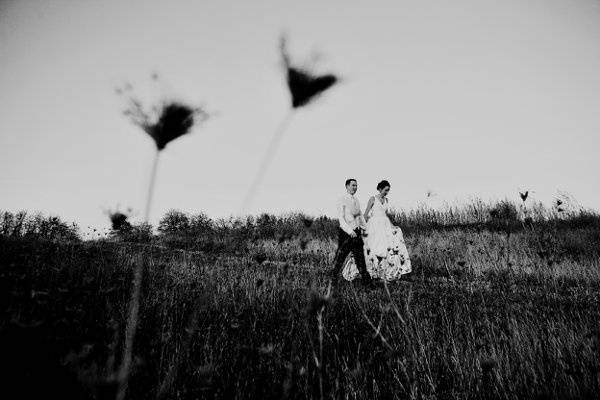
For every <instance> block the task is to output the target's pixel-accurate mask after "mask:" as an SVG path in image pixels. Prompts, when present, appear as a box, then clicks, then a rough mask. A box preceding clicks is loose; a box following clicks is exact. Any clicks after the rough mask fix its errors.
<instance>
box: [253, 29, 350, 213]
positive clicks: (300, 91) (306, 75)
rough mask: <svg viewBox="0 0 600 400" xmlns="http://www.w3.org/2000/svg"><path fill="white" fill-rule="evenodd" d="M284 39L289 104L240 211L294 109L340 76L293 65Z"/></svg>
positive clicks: (309, 100) (281, 49) (268, 162)
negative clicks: (320, 73)
mask: <svg viewBox="0 0 600 400" xmlns="http://www.w3.org/2000/svg"><path fill="white" fill-rule="evenodd" d="M286 42H287V41H286V38H285V36H282V37H281V41H280V52H281V57H282V60H283V66H284V68H285V72H286V78H287V85H288V89H289V91H290V95H291V108H290V109H289V111H288V112H287V114H286V115H285V116H284V118H283V120H282V121H281V123H280V124H279V126H278V127H277V129H276V130H275V134H274V135H273V137H272V138H271V141H270V142H269V145H268V146H267V151H266V152H265V155H264V156H263V158H262V160H261V162H260V164H259V168H258V172H257V173H256V176H255V177H254V179H253V180H252V183H251V185H250V188H249V190H248V193H247V194H246V197H245V198H244V202H243V205H242V213H244V212H245V211H246V210H247V208H248V207H249V206H250V205H251V204H252V201H253V200H254V196H255V195H256V192H257V190H258V188H259V186H260V184H261V183H262V180H263V178H264V176H265V173H266V172H267V169H268V168H269V164H270V163H271V161H272V159H273V157H274V156H275V153H276V152H277V148H278V146H279V142H280V141H281V138H282V137H283V134H284V132H285V130H286V129H287V127H288V126H289V124H290V122H291V119H292V117H293V115H294V112H295V111H296V110H297V109H298V108H300V107H304V106H305V105H307V104H309V103H310V102H312V101H313V100H315V99H316V98H317V97H319V96H320V95H321V94H323V93H324V92H325V91H326V90H327V89H329V88H331V87H332V86H333V85H334V84H336V83H337V82H338V80H339V79H338V77H337V76H335V75H333V74H325V75H316V74H314V73H312V72H311V71H309V70H307V69H306V68H301V67H298V66H294V65H292V62H291V59H290V56H289V54H288V52H287V49H286Z"/></svg>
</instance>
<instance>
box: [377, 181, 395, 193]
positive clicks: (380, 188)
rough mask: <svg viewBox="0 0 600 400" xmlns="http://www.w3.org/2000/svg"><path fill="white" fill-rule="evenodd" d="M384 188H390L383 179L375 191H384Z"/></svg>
mask: <svg viewBox="0 0 600 400" xmlns="http://www.w3.org/2000/svg"><path fill="white" fill-rule="evenodd" d="M386 187H392V185H390V183H389V182H388V181H386V180H385V179H384V180H382V181H381V182H379V183H378V184H377V190H382V189H385V188H386Z"/></svg>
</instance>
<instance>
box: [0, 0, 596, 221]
mask: <svg viewBox="0 0 600 400" xmlns="http://www.w3.org/2000/svg"><path fill="white" fill-rule="evenodd" d="M282 31H286V32H287V33H288V36H289V48H290V52H291V53H292V55H293V57H294V59H295V60H296V61H298V62H310V61H311V60H313V61H314V60H316V68H317V70H318V71H333V72H335V73H338V74H339V75H340V76H341V77H342V78H343V81H342V83H341V84H340V85H338V86H336V87H334V88H332V89H331V90H330V91H329V92H328V93H326V94H325V96H323V97H322V98H320V99H319V100H318V101H317V102H315V103H314V104H312V105H311V106H310V107H307V108H305V109H302V110H300V111H299V112H298V113H297V114H296V115H295V117H294V119H293V120H292V122H291V125H290V127H289V129H288V130H287V132H286V134H285V136H284V137H283V140H282V141H281V144H280V147H279V150H278V153H277V155H276V157H275V158H274V159H273V162H272V164H271V165H272V168H271V169H270V170H269V172H268V173H267V175H266V176H265V179H264V182H263V185H262V186H261V187H260V190H259V193H258V195H257V196H256V198H255V201H254V203H253V206H252V207H251V208H250V209H249V211H250V212H252V213H257V212H261V211H268V212H276V213H279V212H283V211H293V210H302V211H305V212H308V213H310V214H327V215H332V214H333V213H334V209H335V202H336V198H337V197H338V196H339V195H340V194H342V193H343V192H344V185H343V183H344V180H345V179H346V178H347V177H355V178H357V179H358V183H359V192H358V194H359V198H360V200H361V202H362V204H363V206H364V205H365V204H366V201H367V199H368V196H370V195H371V194H373V193H374V192H375V186H376V184H377V182H378V181H379V180H380V179H384V178H385V179H388V180H389V181H390V182H391V184H392V190H391V192H390V201H391V203H392V205H394V206H395V207H397V208H411V207H414V206H416V205H417V204H418V203H419V202H425V201H428V202H430V203H432V204H433V205H434V206H437V205H440V204H442V203H443V202H446V201H447V202H463V201H466V200H468V199H469V198H471V197H474V196H477V197H481V198H483V199H500V198H504V197H509V198H516V197H517V196H518V190H524V189H529V190H533V191H534V192H535V193H534V194H533V196H534V198H536V199H538V200H541V201H545V202H550V201H552V199H553V197H554V196H556V194H557V191H558V190H560V191H564V192H568V193H570V194H571V195H572V196H573V197H574V198H575V199H577V200H578V201H579V202H580V203H581V204H582V205H583V206H586V207H593V208H596V209H600V178H599V175H598V171H599V170H600V160H599V158H598V157H597V153H598V149H600V2H598V1H595V0H593V1H592V0H578V1H573V0H540V1H533V0H504V1H501V2H499V1H487V0H455V1H447V0H437V1H434V0H414V1H412V0H411V1H408V0H406V1H400V0H395V1H389V2H384V1H374V0H369V1H349V0H343V1H325V0H320V1H314V2H313V1H290V2H286V1H281V0H276V1H236V2H232V1H224V0H218V1H188V2H182V1H172V2H171V1H156V2H151V1H143V2H142V1H139V2H138V1H108V0H102V1H100V0H98V1H93V0H78V1H75V0H71V1H59V0H51V1H34V0H22V1H6V0H4V1H0V190H1V193H2V195H1V199H0V209H4V210H11V211H16V210H19V209H27V210H32V211H33V210H39V211H43V212H46V213H54V214H58V215H60V216H61V217H63V218H64V219H67V220H72V221H77V222H79V223H80V225H81V226H83V227H85V226H87V225H96V226H105V225H106V223H107V218H106V216H105V215H104V213H103V212H104V210H107V209H115V208H116V207H120V209H121V210H125V209H127V208H128V207H131V208H133V209H134V215H135V217H136V218H137V219H141V218H142V215H143V208H144V201H145V196H146V191H147V185H148V179H149V175H150V168H151V163H152V157H153V154H154V144H153V143H152V141H151V140H150V138H149V137H147V135H146V134H145V133H143V132H142V131H141V130H140V129H138V128H137V127H135V126H134V125H132V124H131V123H130V122H129V121H128V120H127V119H126V118H125V117H124V116H123V115H122V111H123V109H124V106H125V104H124V100H123V99H122V98H120V97H119V96H117V95H116V93H115V88H116V87H117V86H119V85H122V84H123V83H124V82H130V83H131V84H132V85H133V86H134V88H135V89H136V91H137V92H138V93H139V94H140V96H142V98H143V99H144V100H145V101H147V102H148V103H153V102H155V101H156V100H158V99H160V98H161V97H164V96H169V97H170V98H174V99H180V100H184V101H187V102H189V103H191V104H203V105H206V107H207V108H208V109H209V110H212V111H214V112H217V114H216V115H215V116H214V118H212V119H211V120H210V121H208V122H207V123H206V124H204V125H203V126H201V127H198V128H196V129H194V130H193V132H192V133H191V134H190V135H188V136H186V137H183V138H181V139H179V140H177V141H175V142H172V143H171V144H169V145H168V147H167V149H166V150H165V151H164V152H163V154H162V155H161V160H160V165H159V170H158V181H157V186H156V193H155V202H154V206H153V209H152V220H153V221H156V220H157V219H158V218H159V217H160V216H161V215H162V214H163V213H164V211H165V210H167V209H169V208H178V209H181V210H184V211H189V212H198V211H205V212H207V213H208V214H209V215H211V216H213V217H220V216H228V215H231V214H236V213H239V212H240V208H241V205H242V201H243V198H244V195H245V194H246V192H247V190H248V186H249V182H250V181H251V179H252V178H253V176H254V174H255V173H256V171H257V169H258V165H259V160H260V158H261V157H262V155H263V152H264V151H265V149H266V146H267V144H268V142H269V140H270V138H271V136H272V134H273V132H274V130H275V128H276V127H277V125H278V124H279V122H280V121H281V119H282V118H283V116H284V115H285V113H286V112H287V110H288V109H289V102H290V101H289V93H288V91H287V88H286V85H285V81H284V75H283V73H282V69H281V64H280V58H279V54H278V40H279V37H280V34H281V32H282ZM153 73H157V74H158V75H159V77H160V78H161V79H160V80H159V81H158V82H155V81H153V80H152V79H151V75H152V74H153ZM428 190H432V191H433V192H434V193H435V196H433V197H431V198H427V197H426V193H427V191H428Z"/></svg>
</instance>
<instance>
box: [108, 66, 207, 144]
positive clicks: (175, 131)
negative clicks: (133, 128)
mask: <svg viewBox="0 0 600 400" xmlns="http://www.w3.org/2000/svg"><path fill="white" fill-rule="evenodd" d="M152 80H158V74H157V73H153V74H152ZM132 90H133V87H132V86H131V84H129V83H127V84H126V85H125V86H124V87H123V88H117V89H116V92H117V94H118V95H125V96H127V101H128V105H127V107H126V109H125V111H124V112H123V113H124V114H125V115H126V116H127V117H129V119H130V120H131V122H133V124H135V125H137V126H139V127H140V128H142V129H143V130H144V132H146V133H147V134H148V135H149V136H150V137H151V138H152V139H153V140H154V143H155V144H156V148H157V149H158V150H159V151H160V150H163V149H164V148H165V147H166V146H167V144H168V143H170V142H172V141H173V140H175V139H177V138H179V137H180V136H183V135H185V134H187V133H189V131H190V130H191V128H192V127H193V126H194V124H197V123H200V122H204V121H206V120H207V119H208V118H209V117H210V115H209V113H208V112H207V111H205V110H204V109H203V108H201V107H191V106H189V105H187V104H184V103H182V102H179V101H167V100H162V101H160V102H159V103H158V104H154V105H152V106H151V107H149V108H150V111H147V109H148V107H145V106H144V105H143V104H142V101H141V100H140V99H138V98H137V97H136V96H135V95H134V94H133V93H132Z"/></svg>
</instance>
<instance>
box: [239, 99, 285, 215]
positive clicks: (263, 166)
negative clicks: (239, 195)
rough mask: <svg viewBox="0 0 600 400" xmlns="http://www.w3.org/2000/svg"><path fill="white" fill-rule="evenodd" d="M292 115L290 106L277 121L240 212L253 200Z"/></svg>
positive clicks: (244, 210)
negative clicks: (278, 121)
mask: <svg viewBox="0 0 600 400" xmlns="http://www.w3.org/2000/svg"><path fill="white" fill-rule="evenodd" d="M293 115H294V109H293V108H291V109H290V110H289V111H288V113H287V114H286V115H285V117H284V118H283V120H282V121H281V122H280V123H279V126H278V127H277V130H275V134H274V135H273V137H272V138H271V141H270V142H269V146H268V147H267V151H266V152H265V155H264V156H263V158H262V160H261V162H260V165H259V167H258V172H257V173H256V176H255V177H254V179H253V180H252V184H251V185H250V188H249V189H248V193H247V194H246V197H245V198H244V202H243V203H242V213H245V212H246V211H247V209H248V207H249V206H250V205H251V204H252V201H253V200H254V196H255V195H256V192H257V191H258V188H259V186H260V184H261V183H262V180H263V179H264V177H265V174H266V172H267V169H268V168H269V165H270V164H271V161H272V160H273V157H274V156H275V153H276V152H277V148H278V146H279V142H281V138H282V137H283V134H284V132H285V130H286V129H287V127H288V126H289V124H290V122H291V120H292V116H293Z"/></svg>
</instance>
